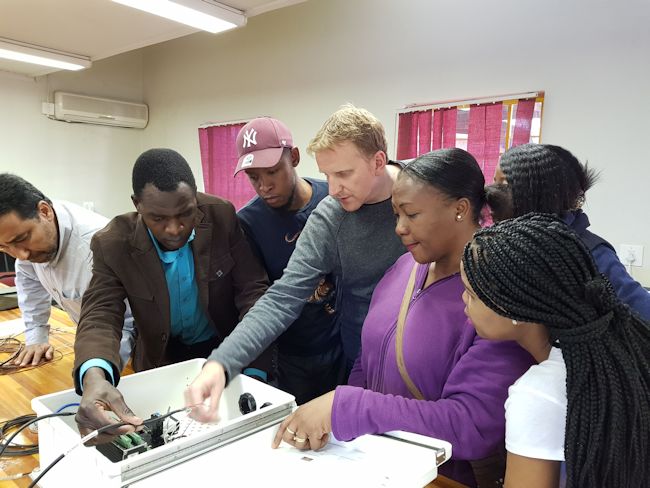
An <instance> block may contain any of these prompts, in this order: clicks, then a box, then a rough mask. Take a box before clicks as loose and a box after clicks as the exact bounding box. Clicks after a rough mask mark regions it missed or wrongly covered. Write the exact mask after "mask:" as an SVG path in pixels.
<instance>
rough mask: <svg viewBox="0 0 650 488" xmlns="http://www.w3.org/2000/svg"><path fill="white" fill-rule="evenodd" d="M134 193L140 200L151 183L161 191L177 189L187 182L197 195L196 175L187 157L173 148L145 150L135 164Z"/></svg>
mask: <svg viewBox="0 0 650 488" xmlns="http://www.w3.org/2000/svg"><path fill="white" fill-rule="evenodd" d="M132 183H133V193H134V194H135V196H136V198H138V200H139V199H140V198H141V197H142V190H144V187H145V186H147V185H148V184H149V183H151V184H152V185H153V186H155V187H156V188H158V190H160V191H164V192H170V191H176V190H177V189H178V185H180V184H181V183H187V185H188V186H189V187H190V188H191V189H192V190H193V191H194V194H195V195H196V182H195V181H194V175H193V174H192V170H191V169H190V165H189V164H187V161H185V158H184V157H183V156H181V155H180V154H178V153H177V152H176V151H174V150H172V149H149V150H148V151H145V152H143V153H142V154H141V155H140V156H139V157H138V159H137V160H136V162H135V165H134V166H133V177H132Z"/></svg>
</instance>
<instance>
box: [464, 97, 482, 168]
mask: <svg viewBox="0 0 650 488" xmlns="http://www.w3.org/2000/svg"><path fill="white" fill-rule="evenodd" d="M467 152H468V153H470V154H471V155H472V156H474V158H475V159H476V161H477V162H478V165H479V166H480V167H481V169H483V156H484V154H485V105H480V106H475V105H472V106H471V107H470V108H469V130H468V134H467Z"/></svg>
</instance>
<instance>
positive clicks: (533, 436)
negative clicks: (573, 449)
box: [506, 347, 567, 461]
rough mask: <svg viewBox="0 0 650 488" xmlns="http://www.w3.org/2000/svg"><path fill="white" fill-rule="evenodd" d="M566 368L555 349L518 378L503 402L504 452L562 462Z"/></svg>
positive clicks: (558, 350) (557, 350) (560, 355)
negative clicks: (545, 358)
mask: <svg viewBox="0 0 650 488" xmlns="http://www.w3.org/2000/svg"><path fill="white" fill-rule="evenodd" d="M566 409H567V397H566V365H565V363H564V358H563V357H562V351H561V350H560V349H558V348H556V347H554V348H552V349H551V354H550V355H549V358H548V359H547V360H546V361H542V362H541V363H539V364H536V365H535V366H531V368H530V369H529V370H528V371H527V372H526V373H525V374H524V375H523V376H522V377H521V378H519V379H518V380H517V381H516V382H515V384H514V385H512V386H511V387H510V389H509V390H508V399H507V400H506V449H507V450H508V452H511V453H513V454H518V455H519V456H525V457H529V458H534V459H545V460H549V461H564V432H565V427H566Z"/></svg>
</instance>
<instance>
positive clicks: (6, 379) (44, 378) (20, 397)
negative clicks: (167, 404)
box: [0, 308, 464, 488]
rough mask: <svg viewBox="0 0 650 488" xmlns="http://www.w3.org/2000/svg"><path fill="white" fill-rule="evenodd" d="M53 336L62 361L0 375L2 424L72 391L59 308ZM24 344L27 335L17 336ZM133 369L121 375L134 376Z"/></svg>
mask: <svg viewBox="0 0 650 488" xmlns="http://www.w3.org/2000/svg"><path fill="white" fill-rule="evenodd" d="M20 317H21V314H20V310H18V309H15V310H8V311H4V312H0V322H3V321H6V320H13V319H18V318H20ZM49 323H50V325H51V326H52V332H51V334H50V344H52V345H53V346H54V348H55V349H58V351H59V352H61V353H62V354H63V357H62V358H61V360H59V361H58V362H56V363H53V364H46V365H44V366H41V367H40V368H37V369H33V370H30V371H25V372H21V373H15V374H11V375H0V391H1V392H2V402H0V422H1V421H4V420H8V419H13V418H15V417H18V416H20V415H26V414H30V413H34V412H33V410H32V407H31V400H32V398H35V397H37V396H41V395H47V394H49V393H55V392H57V391H61V390H68V389H70V388H72V387H73V382H72V375H71V371H72V366H73V363H74V351H73V348H72V346H71V345H70V344H69V343H71V342H72V343H73V342H74V333H75V325H74V323H73V322H72V321H71V320H70V318H69V317H68V315H67V314H66V313H65V312H63V311H61V310H59V309H56V308H52V315H51V317H50V322H49ZM18 338H19V339H20V340H23V341H24V335H21V336H18ZM132 372H133V370H131V368H130V365H129V366H127V370H126V371H124V372H123V373H122V374H123V375H126V374H131V373H132ZM17 440H18V442H24V443H28V444H29V443H35V442H37V440H38V438H37V436H34V435H32V434H31V433H28V434H26V436H25V437H24V438H23V440H22V441H21V440H20V436H19V438H18V439H17ZM38 465H39V462H38V454H36V455H34V456H26V457H1V458H0V477H3V476H9V475H13V474H18V473H28V472H31V471H32V470H33V469H34V468H37V467H38ZM30 483H31V479H30V478H29V477H27V476H24V477H22V478H20V479H17V480H14V481H7V482H3V483H2V487H3V488H27V487H28V486H29V484H30ZM463 487H464V485H461V484H459V483H456V482H455V481H452V480H449V479H447V478H445V477H444V476H439V477H438V478H437V479H436V480H435V481H433V482H432V483H430V484H428V485H427V486H426V488H463Z"/></svg>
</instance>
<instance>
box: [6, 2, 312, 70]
mask: <svg viewBox="0 0 650 488" xmlns="http://www.w3.org/2000/svg"><path fill="white" fill-rule="evenodd" d="M304 1H306V0H221V3H224V4H226V5H228V6H230V7H233V8H236V9H239V10H242V11H243V12H244V14H245V15H246V16H247V17H253V16H255V15H259V14H262V13H265V12H269V11H271V10H276V9H279V8H282V7H286V6H289V5H294V4H296V3H301V2H304ZM245 28H246V27H243V29H245ZM195 32H198V29H194V28H192V27H187V26H185V25H184V24H179V23H177V22H173V21H171V20H167V19H164V18H162V17H158V16H156V15H152V14H149V13H146V12H143V11H141V10H137V9H134V8H131V7H127V6H125V5H121V4H119V3H115V2H112V1H111V0H0V37H4V38H8V39H13V40H16V41H21V42H27V43H30V44H36V45H38V46H44V47H49V48H51V49H57V50H60V51H66V52H69V53H74V54H81V55H84V56H90V58H91V60H92V61H97V60H98V59H102V58H107V57H109V56H114V55H116V54H120V53H123V52H126V51H131V50H133V49H138V48H141V47H145V46H150V45H152V44H156V43H159V42H164V41H168V40H170V39H175V38H177V37H182V36H186V35H189V34H193V33H195ZM215 35H218V34H215ZM0 71H3V72H5V73H7V72H8V73H13V74H16V75H23V76H29V77H35V76H41V75H44V74H47V73H52V72H54V71H58V70H57V69H56V68H48V67H46V66H39V65H36V64H29V63H22V62H19V61H11V60H8V59H2V58H0Z"/></svg>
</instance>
